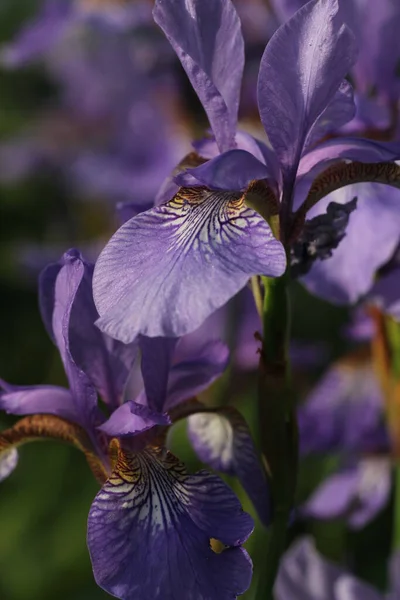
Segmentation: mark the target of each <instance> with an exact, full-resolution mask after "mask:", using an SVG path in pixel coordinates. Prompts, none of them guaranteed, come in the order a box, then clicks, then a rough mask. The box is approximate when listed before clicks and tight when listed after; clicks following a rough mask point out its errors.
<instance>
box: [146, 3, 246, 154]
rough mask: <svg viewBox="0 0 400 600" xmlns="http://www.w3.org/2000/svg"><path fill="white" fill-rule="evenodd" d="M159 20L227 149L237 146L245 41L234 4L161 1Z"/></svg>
mask: <svg viewBox="0 0 400 600" xmlns="http://www.w3.org/2000/svg"><path fill="white" fill-rule="evenodd" d="M153 15H154V20H155V21H156V23H157V24H158V25H159V26H160V27H161V29H162V30H163V31H164V33H165V35H166V36H167V38H168V40H169V42H170V43H171V45H172V47H173V48H174V50H175V52H176V54H177V55H178V58H179V60H180V61H181V63H182V65H183V68H184V69H185V71H186V73H187V75H188V77H189V79H190V81H191V84H192V85H193V87H194V89H195V91H196V93H197V95H198V96H199V98H200V101H201V103H202V104H203V106H204V109H205V111H206V113H207V116H208V119H209V121H210V124H211V127H212V129H213V132H214V135H215V138H216V140H217V143H218V146H219V149H220V151H221V152H223V151H225V150H229V149H230V148H232V147H234V146H235V141H234V137H235V131H236V122H237V112H238V107H239V99H240V87H241V83H242V74H243V67H244V42H243V37H242V32H241V27H240V20H239V17H238V15H237V13H236V10H235V8H234V6H233V3H231V2H226V1H225V0H158V1H157V2H156V4H155V7H154V11H153Z"/></svg>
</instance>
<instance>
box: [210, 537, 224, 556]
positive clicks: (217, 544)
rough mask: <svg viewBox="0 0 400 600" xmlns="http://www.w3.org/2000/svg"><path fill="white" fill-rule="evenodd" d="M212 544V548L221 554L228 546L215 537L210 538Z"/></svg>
mask: <svg viewBox="0 0 400 600" xmlns="http://www.w3.org/2000/svg"><path fill="white" fill-rule="evenodd" d="M210 546H211V550H212V551H213V552H215V554H221V552H223V551H224V550H225V548H226V546H225V544H223V543H222V542H220V541H219V540H216V539H215V538H211V539H210Z"/></svg>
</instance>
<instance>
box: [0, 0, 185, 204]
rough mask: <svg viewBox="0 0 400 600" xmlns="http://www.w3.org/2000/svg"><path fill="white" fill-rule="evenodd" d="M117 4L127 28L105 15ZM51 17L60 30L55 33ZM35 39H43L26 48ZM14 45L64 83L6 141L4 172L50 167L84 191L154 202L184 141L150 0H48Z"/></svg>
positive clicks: (167, 56) (5, 175)
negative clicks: (26, 127) (49, 103)
mask: <svg viewBox="0 0 400 600" xmlns="http://www.w3.org/2000/svg"><path fill="white" fill-rule="evenodd" d="M122 12H124V13H125V14H126V15H127V14H128V13H129V20H127V21H126V24H125V31H121V29H120V28H119V27H115V26H114V25H115V23H114V22H113V21H112V20H110V21H107V19H106V16H107V15H108V16H111V13H113V14H116V13H121V14H122ZM92 13H93V14H92ZM94 14H96V15H97V17H99V18H97V19H93V18H91V17H90V15H92V16H93V15H94ZM88 17H90V18H88ZM100 17H101V18H102V19H105V22H104V23H102V21H101V19H100ZM54 19H56V22H57V27H59V28H60V31H61V29H62V32H63V34H62V35H61V33H60V32H59V34H57V35H56V36H55V37H54V39H53V38H52V32H53V31H54V30H55V27H56V26H55V25H54V22H53V21H54ZM106 21H107V22H106ZM46 28H50V30H51V31H50V33H49V35H46V31H47V29H46ZM43 39H44V40H45V42H42V40H43ZM31 41H32V44H33V42H35V43H36V42H37V44H39V46H40V44H41V43H44V46H43V48H41V47H40V48H39V47H36V46H35V44H33V46H34V47H31V46H32V44H31V43H30V42H31ZM28 42H29V43H28ZM39 50H40V51H39ZM10 52H11V53H12V54H13V55H15V56H21V57H25V59H28V58H32V59H33V58H40V60H41V62H42V63H43V64H44V65H45V67H46V69H47V71H48V73H49V75H50V77H51V80H52V81H53V82H55V83H56V84H57V85H58V87H59V88H60V92H59V100H58V99H57V105H56V106H53V107H52V108H51V109H50V110H49V108H46V110H45V111H44V112H43V115H42V116H41V117H39V118H38V119H37V120H36V123H34V124H32V126H31V127H30V131H25V132H23V133H22V134H21V135H20V136H19V138H18V139H16V140H11V141H10V142H7V141H6V142H3V144H2V146H1V147H0V153H1V155H2V156H3V158H5V160H6V163H5V164H4V160H3V161H2V164H3V167H2V166H0V178H1V179H2V180H6V181H8V180H10V179H14V180H15V179H19V178H21V177H24V176H27V175H30V174H31V173H34V172H36V170H37V169H40V168H41V169H43V168H46V167H47V168H48V167H51V168H53V169H54V168H56V169H57V170H59V171H61V173H62V174H63V175H64V178H65V181H66V184H67V185H68V186H69V187H71V186H73V187H74V188H75V190H77V191H78V192H79V193H80V194H83V195H89V196H96V197H100V198H101V197H105V198H111V199H112V200H113V201H114V202H124V201H129V202H134V203H135V206H136V210H137V211H140V210H143V209H144V208H148V207H150V206H152V205H153V203H154V198H155V195H156V192H157V190H158V188H159V187H160V185H161V183H162V182H163V180H164V179H165V177H166V176H167V175H168V173H169V172H170V171H171V170H172V169H173V167H174V166H175V164H176V162H177V161H178V159H179V158H180V156H181V155H182V153H183V152H185V151H186V148H187V144H186V142H185V134H184V128H183V127H182V126H181V127H180V128H178V127H177V126H176V123H175V116H174V114H173V113H174V110H175V106H174V105H175V104H176V94H175V91H174V89H173V85H172V84H173V82H174V78H173V76H172V72H171V69H170V64H171V58H172V50H171V48H170V46H169V45H168V44H167V42H166V41H165V39H164V38H163V37H162V35H161V34H160V32H159V31H158V29H157V28H156V27H155V26H154V22H153V21H152V18H151V7H150V5H149V4H148V3H147V2H144V3H143V2H133V3H127V4H126V5H121V4H119V3H112V2H110V3H101V4H100V5H99V4H98V3H93V2H89V1H87V2H84V1H81V2H73V1H67V2H58V1H57V0H55V1H54V2H53V1H51V2H49V3H47V4H45V6H44V9H43V12H42V13H41V14H40V15H39V16H38V17H37V20H36V21H35V22H34V23H31V24H28V25H27V27H26V29H25V30H24V31H23V32H22V33H21V35H20V37H18V38H17V39H16V41H15V42H14V43H13V44H11V45H10V47H9V48H8V53H9V54H10ZM21 62H24V61H23V60H22V58H21V60H14V62H13V63H12V64H13V66H19V65H20V64H21ZM160 97H162V102H161V101H160ZM10 173H11V175H10Z"/></svg>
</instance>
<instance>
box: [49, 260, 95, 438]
mask: <svg viewBox="0 0 400 600" xmlns="http://www.w3.org/2000/svg"><path fill="white" fill-rule="evenodd" d="M63 262H64V264H63V266H62V268H61V269H60V272H59V273H58V275H57V279H56V282H55V288H54V310H53V321H52V326H53V334H54V338H55V341H56V344H57V347H58V349H59V351H60V355H61V359H62V361H63V363H64V368H65V372H66V374H67V377H68V381H69V385H70V390H71V393H72V398H73V401H74V404H75V410H76V412H77V414H79V422H80V424H81V425H83V426H84V427H85V428H88V430H90V429H91V428H92V427H93V425H94V423H95V422H97V421H98V420H99V415H98V413H97V394H96V391H95V389H94V388H93V385H92V383H91V381H90V380H89V378H88V377H87V375H86V374H85V373H84V372H83V371H82V370H81V369H80V368H79V367H78V365H77V364H76V363H75V361H74V359H73V357H72V355H71V348H70V336H69V324H70V319H71V312H72V307H73V303H74V300H75V297H76V294H77V292H78V289H79V286H80V284H81V281H82V279H83V277H84V273H85V267H84V264H83V262H82V260H81V259H80V255H79V253H78V251H76V250H70V251H69V252H67V253H65V254H64V257H63Z"/></svg>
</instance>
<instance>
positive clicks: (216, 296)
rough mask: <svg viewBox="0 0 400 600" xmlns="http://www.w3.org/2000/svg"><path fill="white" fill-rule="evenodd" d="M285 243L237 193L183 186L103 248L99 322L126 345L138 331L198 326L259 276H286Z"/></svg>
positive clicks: (96, 284)
mask: <svg viewBox="0 0 400 600" xmlns="http://www.w3.org/2000/svg"><path fill="white" fill-rule="evenodd" d="M285 263H286V257H285V252H284V249H283V246H282V244H281V243H280V242H278V241H277V240H276V239H275V238H274V236H273V235H272V232H271V229H270V227H269V225H268V224H267V223H266V222H265V221H264V219H262V218H261V217H260V216H259V215H258V214H257V213H256V212H255V211H253V210H252V209H250V208H247V207H246V206H245V204H244V202H243V197H242V196H241V195H240V194H237V193H233V192H232V193H229V192H219V193H218V192H212V191H210V190H207V189H204V188H195V189H193V190H191V189H185V188H182V190H181V191H180V192H179V194H177V196H175V198H174V199H173V200H172V201H171V202H169V203H168V204H166V205H163V206H159V207H156V208H154V209H151V210H149V211H147V212H145V213H142V214H140V215H138V216H137V217H134V218H133V219H131V220H130V221H128V222H127V223H125V224H124V225H123V226H122V227H121V228H120V229H119V230H118V231H117V233H116V234H115V235H114V236H113V237H112V238H111V240H110V242H109V243H108V244H107V246H106V247H105V249H104V250H103V252H102V253H101V255H100V257H99V259H98V261H97V264H96V268H95V272H94V280H93V291H94V299H95V303H96V306H97V309H98V311H99V314H100V319H99V321H98V325H99V327H100V328H101V329H102V330H103V331H104V332H106V333H108V334H109V335H111V336H112V337H114V338H116V339H119V340H121V341H123V342H125V343H128V342H130V341H132V340H133V339H134V338H135V337H136V335H137V334H138V333H142V334H144V335H147V336H150V337H156V336H169V337H174V336H181V335H184V334H185V333H188V332H190V331H193V330H194V329H196V328H197V327H199V325H200V324H201V323H202V322H203V321H204V320H205V319H206V317H207V316H208V315H210V314H211V313H212V312H213V311H215V310H216V309H217V308H218V307H220V306H222V305H223V304H225V303H226V302H227V301H228V300H229V298H231V297H232V296H233V295H234V294H235V293H236V292H238V291H239V290H240V289H241V288H243V287H244V286H245V285H246V283H247V281H248V279H249V277H250V276H251V275H254V274H264V275H268V276H270V277H271V276H272V277H274V276H279V275H281V274H282V273H283V272H284V270H285Z"/></svg>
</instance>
